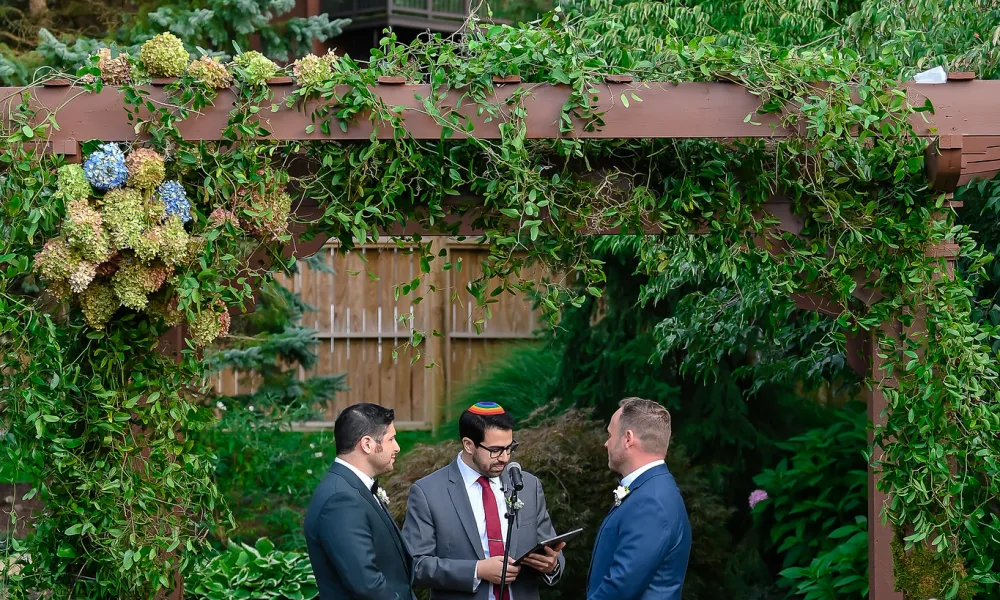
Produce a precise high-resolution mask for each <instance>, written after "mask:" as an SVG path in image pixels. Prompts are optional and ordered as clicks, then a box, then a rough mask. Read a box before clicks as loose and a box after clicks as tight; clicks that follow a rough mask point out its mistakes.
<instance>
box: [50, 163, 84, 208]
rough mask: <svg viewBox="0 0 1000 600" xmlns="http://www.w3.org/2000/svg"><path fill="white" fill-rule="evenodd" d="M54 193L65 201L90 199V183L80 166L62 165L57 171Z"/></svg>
mask: <svg viewBox="0 0 1000 600" xmlns="http://www.w3.org/2000/svg"><path fill="white" fill-rule="evenodd" d="M57 173H58V175H57V179H56V193H57V194H59V195H60V196H62V197H63V198H64V199H66V200H84V199H86V198H89V197H90V193H91V189H90V183H88V182H87V175H86V174H85V173H84V172H83V166H82V165H63V166H61V167H59V170H58V171H57Z"/></svg>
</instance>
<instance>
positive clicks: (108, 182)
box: [83, 144, 128, 192]
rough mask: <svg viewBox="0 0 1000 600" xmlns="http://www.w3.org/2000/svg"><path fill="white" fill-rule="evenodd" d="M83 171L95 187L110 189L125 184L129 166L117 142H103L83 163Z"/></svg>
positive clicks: (103, 189) (104, 189) (102, 189)
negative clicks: (126, 164)
mask: <svg viewBox="0 0 1000 600" xmlns="http://www.w3.org/2000/svg"><path fill="white" fill-rule="evenodd" d="M83 172H84V174H85V175H86V176H87V181H88V182H90V185H92V186H94V188H96V189H98V190H101V191H105V192H106V191H108V190H111V189H114V188H118V187H121V186H123V185H125V180H126V179H127V178H128V168H127V167H126V166H125V155H124V154H122V151H121V149H120V148H119V147H118V145H117V144H103V145H102V146H101V147H100V148H99V149H98V150H97V151H96V152H94V153H93V154H91V155H90V156H89V157H87V160H86V161H85V162H84V163H83Z"/></svg>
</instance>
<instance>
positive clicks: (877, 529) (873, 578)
mask: <svg viewBox="0 0 1000 600" xmlns="http://www.w3.org/2000/svg"><path fill="white" fill-rule="evenodd" d="M896 325H898V324H888V323H883V324H882V332H883V333H885V334H887V335H891V336H894V337H898V331H897V330H896ZM865 349H866V354H867V357H866V358H867V364H868V368H869V369H870V371H869V373H868V376H869V377H870V378H871V387H870V388H869V389H868V392H867V396H868V398H867V400H868V418H869V420H870V421H871V425H872V426H871V428H869V430H868V445H869V446H870V447H871V449H872V456H871V460H870V461H869V462H868V584H869V587H868V598H869V599H870V600H903V594H902V593H901V592H897V591H896V583H895V577H894V576H893V569H892V565H893V561H892V537H893V530H892V525H890V524H888V523H883V522H882V518H881V513H882V507H883V506H885V503H886V500H887V499H888V496H887V495H886V493H885V492H883V491H881V490H879V489H878V485H877V484H878V480H879V479H880V478H881V475H879V473H877V472H876V471H875V467H874V465H875V463H876V461H879V460H881V459H882V448H880V447H878V446H876V445H875V427H877V426H879V425H884V424H885V420H886V401H885V394H884V393H882V389H883V386H894V385H895V382H894V380H893V379H891V378H887V377H885V371H883V370H882V365H883V363H885V359H883V358H879V355H878V353H879V349H878V337H877V336H876V335H868V336H867V340H866V341H865Z"/></svg>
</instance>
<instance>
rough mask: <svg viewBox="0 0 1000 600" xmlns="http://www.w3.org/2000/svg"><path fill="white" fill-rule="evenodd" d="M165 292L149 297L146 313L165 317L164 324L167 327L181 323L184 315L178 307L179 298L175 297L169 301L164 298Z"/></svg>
mask: <svg viewBox="0 0 1000 600" xmlns="http://www.w3.org/2000/svg"><path fill="white" fill-rule="evenodd" d="M162 296H163V294H157V295H156V296H154V297H152V298H150V299H149V304H147V305H146V314H148V315H152V316H154V317H159V318H161V319H163V324H164V325H166V326H167V327H173V326H175V325H180V323H181V321H182V320H183V319H184V315H183V314H182V313H181V311H180V309H178V307H177V298H176V297H174V298H173V299H171V300H170V301H169V302H168V301H165V300H164V299H163V297H162Z"/></svg>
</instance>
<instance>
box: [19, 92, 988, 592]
mask: <svg viewBox="0 0 1000 600" xmlns="http://www.w3.org/2000/svg"><path fill="white" fill-rule="evenodd" d="M519 87H521V88H525V89H526V90H527V91H529V92H530V93H529V94H528V95H527V96H525V99H524V106H525V108H526V110H527V117H526V118H525V122H526V126H527V136H528V137H529V138H533V139H546V138H549V139H552V138H561V137H565V136H564V134H562V133H561V132H560V129H559V123H560V116H561V111H562V106H563V104H564V103H565V101H566V99H567V96H568V94H569V90H568V88H566V87H565V86H557V85H548V84H521V83H518V82H516V81H515V82H510V83H505V84H499V85H497V87H496V92H495V95H496V98H495V100H496V101H497V102H503V100H504V99H505V98H507V97H509V96H510V95H511V94H513V93H514V91H515V90H516V89H517V88H519ZM595 87H597V88H599V89H600V94H599V101H598V107H597V109H596V110H597V111H603V112H604V116H603V118H604V122H605V125H604V126H603V127H602V128H601V129H600V130H596V131H585V130H583V128H582V127H581V126H579V125H578V127H577V130H576V132H575V135H576V136H578V137H580V138H589V139H642V138H708V139H739V138H771V139H783V138H789V137H793V136H796V135H799V134H800V132H799V131H795V130H791V129H789V128H786V127H783V126H781V121H780V117H779V116H778V115H773V114H767V115H757V114H755V115H754V118H753V119H752V120H753V121H755V122H757V123H760V124H759V125H756V124H753V123H750V122H747V119H746V117H747V115H750V114H754V113H756V111H757V110H758V109H759V108H760V106H761V101H760V98H759V97H757V96H754V95H753V94H751V93H749V92H748V91H747V90H746V89H744V88H743V87H742V86H739V85H735V84H732V83H679V84H674V83H657V82H642V83H639V82H632V81H630V80H629V78H628V77H620V76H619V77H617V78H611V77H609V78H607V80H606V81H605V82H604V84H603V85H598V86H595ZM146 90H147V91H148V92H149V93H150V98H151V99H153V100H154V101H164V102H165V101H167V98H166V92H165V90H164V89H163V86H162V85H159V86H156V85H154V86H150V87H147V88H146ZM292 90H293V88H292V86H291V81H290V80H278V81H275V82H274V83H273V85H272V92H273V94H274V99H273V102H274V103H277V104H278V105H279V106H281V109H280V110H278V111H277V112H274V113H271V112H267V111H261V112H260V113H258V116H257V120H258V122H259V124H260V125H261V126H262V127H263V128H264V129H266V130H267V131H268V132H269V133H270V138H268V139H271V140H277V141H294V140H302V141H306V140H310V141H322V140H331V141H339V142H352V141H354V142H367V141H368V140H369V139H370V137H371V135H372V134H373V132H374V133H375V134H376V135H377V136H378V137H380V138H383V139H389V138H391V137H392V136H393V134H394V132H393V130H392V128H391V127H390V126H388V125H385V126H384V128H379V125H378V124H377V123H375V124H373V123H372V122H371V121H370V120H369V119H368V118H367V115H365V114H362V115H360V116H359V118H358V119H357V120H356V121H355V122H354V123H353V124H351V126H349V127H348V128H347V131H346V132H345V131H341V130H340V129H339V128H332V129H331V131H330V133H329V134H323V133H321V132H320V131H319V130H316V131H314V132H312V133H306V127H307V125H309V124H310V117H309V113H308V112H307V111H300V110H297V109H294V108H287V107H286V106H285V104H284V102H283V100H284V99H285V98H286V97H287V96H288V95H289V93H290V92H291V91H292ZM23 91H24V90H23V89H20V88H0V109H2V110H3V112H4V114H5V115H10V114H12V112H13V111H12V108H13V107H12V104H16V103H18V102H20V98H21V93H22V92H23ZM372 91H373V93H374V94H375V95H376V96H378V97H379V98H380V99H381V100H382V101H383V102H384V103H385V105H387V106H404V107H406V109H407V110H406V111H404V124H405V127H406V130H407V133H408V134H409V135H410V136H411V137H412V138H415V139H423V140H439V139H441V136H442V127H441V126H440V125H439V124H438V123H437V122H435V120H434V119H433V118H432V117H430V116H428V115H427V114H426V113H425V112H424V111H423V106H422V102H421V101H419V100H417V99H416V98H415V95H419V96H421V97H425V98H426V97H430V96H431V89H430V86H428V85H424V84H398V83H389V82H385V83H379V85H377V86H374V88H373V89H372ZM30 92H31V95H32V100H31V104H32V107H33V108H35V109H37V110H38V111H39V112H38V119H39V121H41V120H43V119H45V118H46V117H47V116H48V115H50V114H55V113H56V112H58V124H59V129H58V130H54V131H52V132H51V136H50V138H49V139H48V141H47V144H48V145H47V150H48V151H49V152H52V153H56V154H62V155H65V156H66V157H68V158H69V159H70V160H80V159H81V156H80V154H81V150H80V148H81V146H80V144H81V142H85V141H87V140H101V141H108V142H130V141H133V140H135V139H136V138H137V134H136V131H135V125H134V123H131V122H129V121H128V120H127V119H126V118H125V114H126V113H125V103H124V101H123V95H122V94H121V93H120V92H119V91H118V90H116V89H110V88H105V89H104V90H103V91H102V92H100V93H89V92H86V91H83V90H80V89H79V88H74V87H71V86H69V84H68V82H65V81H56V82H53V83H51V84H48V85H46V86H42V87H36V88H31V89H30ZM630 92H635V93H636V94H637V95H639V96H640V97H641V98H642V99H643V102H642V103H632V104H631V105H630V106H627V107H626V106H623V105H622V104H621V103H620V102H618V101H617V100H616V99H617V98H619V97H620V96H621V95H622V94H623V93H630ZM906 92H907V95H908V97H909V102H910V103H911V105H915V106H922V105H924V103H925V100H929V101H930V102H931V103H932V105H933V107H934V113H933V114H931V113H916V114H914V115H913V116H912V118H911V120H912V125H913V127H914V130H915V132H916V134H917V135H918V136H920V137H923V138H926V139H927V140H928V147H927V152H926V159H927V160H926V166H927V176H928V180H929V182H930V184H931V186H932V187H933V188H934V189H935V190H937V191H939V192H942V193H945V194H947V197H948V198H949V200H950V199H951V197H952V194H953V193H954V192H955V191H956V189H957V188H958V187H959V186H961V185H964V184H966V183H968V182H970V181H972V180H974V179H991V178H992V177H993V176H994V175H995V174H996V173H997V172H998V171H1000V111H998V110H997V109H996V98H998V97H1000V81H979V80H975V79H973V78H972V77H971V76H970V75H969V74H952V75H951V77H950V79H949V81H948V83H945V84H938V85H930V84H923V85H922V84H914V83H909V84H907V85H906ZM458 96H459V94H451V95H449V99H448V102H450V103H451V106H447V104H446V105H444V106H443V108H444V109H449V108H450V109H452V110H456V111H457V112H458V113H460V114H462V115H465V116H467V117H468V118H469V119H470V120H471V121H472V122H473V123H474V124H475V130H474V131H475V135H476V137H479V138H483V139H497V138H499V137H500V133H499V128H498V122H497V121H496V120H494V121H492V122H490V123H486V122H484V117H477V116H476V114H475V109H476V106H475V105H474V104H471V103H466V104H465V105H463V106H462V107H461V108H457V109H456V108H455V104H454V102H455V101H456V100H457V99H458ZM234 100H235V96H234V94H233V93H232V92H231V91H223V92H221V93H220V95H219V96H218V97H217V98H216V99H215V104H214V106H212V107H208V108H206V109H203V110H202V111H201V113H200V114H197V115H192V116H191V117H189V118H188V119H186V120H184V121H182V122H180V123H179V125H178V128H179V130H180V132H181V134H182V135H183V137H184V138H185V139H186V140H189V141H199V140H206V141H211V140H220V139H222V135H221V134H222V131H223V130H224V129H225V128H226V125H227V122H228V119H229V111H230V110H231V108H232V105H233V103H234ZM5 118H6V117H5ZM373 130H374V131H373ZM455 136H456V137H461V136H462V134H461V133H460V132H458V131H456V132H455ZM950 207H951V208H958V207H959V203H955V202H951V203H950ZM294 210H295V213H296V214H295V216H296V220H298V221H299V222H300V223H299V224H298V225H297V229H295V230H294V231H293V233H295V234H296V235H298V234H300V233H302V232H304V230H305V227H304V226H303V225H302V222H306V223H308V222H309V221H315V220H317V218H318V216H319V215H321V214H322V211H321V209H320V207H318V206H316V205H315V204H314V203H313V204H311V203H310V202H309V201H308V199H305V200H303V201H302V202H301V203H300V204H299V205H298V206H296V207H295V208H294ZM763 210H765V211H767V212H768V213H770V215H771V216H773V217H774V218H775V219H776V220H777V221H778V223H779V224H778V225H777V226H776V227H775V229H776V230H777V231H776V233H780V232H789V233H793V234H797V233H799V232H801V230H802V222H801V220H800V219H799V217H797V216H796V215H795V214H794V213H793V211H792V210H791V206H790V205H789V204H788V203H787V201H782V199H780V198H773V199H772V201H770V202H768V203H766V204H765V205H764V206H763ZM451 218H452V219H453V220H454V224H455V225H456V227H457V228H458V232H459V233H460V234H462V235H475V234H476V233H477V232H476V231H475V230H474V229H472V228H471V227H470V226H469V225H468V223H469V221H468V220H467V219H463V215H461V214H456V215H451ZM387 233H392V234H404V235H405V234H413V233H420V234H421V235H425V236H426V235H442V232H441V231H421V230H420V229H419V228H416V227H413V226H406V227H402V228H401V229H400V230H398V231H394V232H387ZM325 241H326V239H325V237H324V236H322V235H320V236H316V237H315V238H312V239H311V240H310V241H308V242H304V243H300V241H299V240H298V239H297V238H295V239H294V240H293V243H292V244H291V245H289V246H288V247H287V248H286V249H285V253H286V255H294V256H297V257H306V256H310V255H311V254H313V253H315V252H316V251H317V250H318V249H319V248H320V247H321V246H322V245H323V243H324V242H325ZM776 251H778V252H780V249H779V250H776ZM927 252H928V255H930V256H936V257H941V258H943V259H945V260H946V264H947V265H948V270H949V271H951V270H952V269H953V267H954V264H955V261H956V259H957V253H958V248H957V246H955V245H947V246H942V247H934V248H929V249H928V250H927ZM858 283H859V285H858V287H857V290H856V292H855V296H856V298H857V299H858V300H859V301H861V302H864V303H865V304H869V305H870V304H871V303H873V302H875V301H877V300H878V299H879V297H880V294H879V291H878V290H876V289H871V288H870V287H866V279H865V278H864V276H863V274H859V276H858ZM795 301H796V304H797V306H799V307H800V308H803V309H808V310H814V311H819V312H822V313H825V314H829V315H833V316H838V315H840V314H841V313H842V311H843V308H842V307H841V306H839V305H837V304H836V303H835V302H833V301H832V300H830V299H828V298H823V297H819V296H816V295H800V296H798V297H796V298H795ZM883 327H884V328H885V331H887V332H888V333H890V335H895V336H904V335H906V334H907V333H908V331H905V330H904V329H903V328H902V326H901V325H900V324H899V323H896V324H885V325H883ZM181 341H182V339H181V337H180V331H179V330H178V331H177V332H176V335H175V336H173V337H172V338H171V339H170V340H168V346H173V349H175V350H176V349H179V348H180V347H182V346H181V343H180V342H181ZM848 360H849V362H850V364H851V366H852V367H853V368H854V369H855V370H856V371H857V372H858V373H859V374H861V375H862V376H864V377H866V378H869V379H870V381H871V382H872V388H871V389H870V391H868V392H867V393H868V410H869V416H870V418H871V420H872V422H873V423H879V422H884V416H883V412H884V411H885V408H886V401H885V398H884V396H883V393H882V389H883V388H884V387H891V386H893V385H894V382H893V381H892V380H890V379H887V378H885V377H884V373H883V371H882V369H881V368H880V367H881V362H882V360H880V359H879V358H878V356H877V352H876V341H875V340H874V336H862V335H855V336H853V337H849V339H848ZM872 441H873V434H872V433H871V432H869V442H872ZM880 457H881V451H880V450H879V449H878V448H874V449H873V460H878V459H879V458H880ZM877 478H878V474H877V473H876V472H875V471H874V470H873V469H872V468H871V466H869V477H868V489H869V507H868V528H869V534H868V535H869V567H870V574H869V575H870V581H871V587H870V597H871V598H872V600H897V599H898V600H901V599H902V594H901V593H898V592H896V591H895V589H894V582H893V559H892V554H891V550H890V542H891V540H892V535H893V534H892V531H891V528H890V527H887V526H885V525H882V524H881V520H880V518H879V514H880V509H881V507H882V506H883V504H884V503H885V501H886V498H885V494H883V493H882V492H880V491H878V489H877V487H876V480H877ZM175 596H176V597H177V598H180V591H179V590H178V591H177V592H176V593H175Z"/></svg>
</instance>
